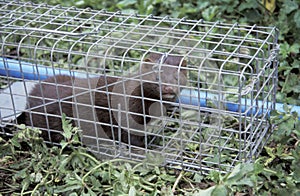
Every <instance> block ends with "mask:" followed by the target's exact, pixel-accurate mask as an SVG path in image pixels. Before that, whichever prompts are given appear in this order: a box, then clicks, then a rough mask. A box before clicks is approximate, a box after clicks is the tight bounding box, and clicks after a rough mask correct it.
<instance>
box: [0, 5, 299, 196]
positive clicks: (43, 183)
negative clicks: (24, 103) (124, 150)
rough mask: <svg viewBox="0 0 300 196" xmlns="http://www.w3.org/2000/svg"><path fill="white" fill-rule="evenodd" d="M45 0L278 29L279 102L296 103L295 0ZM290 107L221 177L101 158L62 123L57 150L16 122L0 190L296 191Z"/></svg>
mask: <svg viewBox="0 0 300 196" xmlns="http://www.w3.org/2000/svg"><path fill="white" fill-rule="evenodd" d="M36 2H37V3H40V1H36ZM45 2H46V1H45ZM47 3H48V4H61V5H63V6H77V7H81V8H85V7H91V8H93V9H103V8H105V9H107V10H109V11H115V10H117V9H121V10H122V11H123V12H137V13H139V14H151V13H153V14H154V15H170V16H172V17H187V18H190V19H200V18H203V19H205V20H207V21H216V20H220V21H225V22H228V23H234V22H239V23H243V24H244V23H246V24H258V25H261V26H270V25H272V26H277V27H278V28H279V30H280V36H279V42H280V44H281V45H280V56H279V61H280V66H279V73H278V79H279V86H278V93H277V95H276V96H277V100H278V101H279V102H284V103H287V104H294V105H300V72H299V70H300V54H299V48H300V37H299V36H298V34H299V33H298V32H299V30H300V9H299V7H300V2H299V0H294V1H293V0H278V1H276V2H275V0H270V1H266V3H265V4H263V3H261V2H260V1H255V0H247V1H234V0H214V1H209V0H202V1H196V0H188V1H175V0H165V1H162V0H146V1H141V0H123V1H116V0H111V1H98V2H97V1H96V0H80V1H71V0H64V1H62V0H49V1H47ZM290 109H291V108H290V107H289V106H287V105H286V106H285V113H279V112H274V113H273V114H272V117H271V121H272V123H273V124H274V125H275V126H276V128H275V131H274V133H273V135H272V136H271V138H270V139H269V143H268V145H267V146H266V147H265V148H264V151H263V152H262V154H261V156H260V157H259V158H258V159H257V160H256V161H255V162H254V163H245V164H239V165H237V166H236V167H235V168H234V169H233V170H232V171H231V172H230V173H228V174H226V175H224V174H220V173H219V172H217V171H212V172H211V173H210V174H209V175H208V176H202V175H200V174H194V173H189V172H180V171H175V170H170V169H165V168H161V167H158V165H155V164H149V163H148V162H149V161H147V160H145V161H144V162H143V163H134V162H132V161H124V160H119V159H116V160H110V161H99V160H97V159H95V158H94V157H93V156H92V155H90V154H89V153H88V152H86V150H85V149H84V148H83V147H82V146H81V143H80V142H79V140H78V138H79V137H78V134H80V130H78V129H77V128H72V127H71V126H70V125H69V123H68V122H67V121H64V125H65V127H64V130H65V133H64V136H65V140H64V141H63V142H62V143H61V146H62V147H60V148H58V147H47V146H46V144H45V143H44V142H43V141H42V140H41V139H40V138H39V137H38V134H39V131H38V130H31V129H27V128H25V127H19V128H20V131H18V132H17V133H16V134H15V136H14V137H13V138H11V139H9V140H7V141H6V140H4V139H2V138H0V143H1V144H0V154H1V159H0V177H1V178H2V180H1V182H0V194H4V195H10V194H16V195H19V194H24V195H26V194H32V195H39V194H45V195H55V194H56V195H60V194H68V195H69V194H70V195H99V194H111V195H122V194H124V195H125V194H129V195H157V194H159V195H172V194H174V195H180V194H182V195H287V194H290V195H300V168H299V165H300V121H299V118H298V115H300V114H297V113H291V112H290ZM24 149H26V150H24ZM149 159H151V157H149Z"/></svg>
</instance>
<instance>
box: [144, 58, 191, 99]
mask: <svg viewBox="0 0 300 196" xmlns="http://www.w3.org/2000/svg"><path fill="white" fill-rule="evenodd" d="M141 73H142V74H144V76H143V82H144V84H143V85H144V89H145V86H147V90H148V92H149V91H151V94H152V95H153V98H154V97H156V98H159V97H160V96H162V99H164V100H175V98H176V96H177V95H178V94H179V88H180V87H182V86H183V85H186V83H187V71H186V61H185V60H184V59H183V57H182V56H177V55H162V54H158V53H150V54H149V55H148V56H147V58H146V59H145V60H144V63H143V64H142V66H141ZM155 95H156V96H155Z"/></svg>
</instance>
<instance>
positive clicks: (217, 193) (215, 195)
mask: <svg viewBox="0 0 300 196" xmlns="http://www.w3.org/2000/svg"><path fill="white" fill-rule="evenodd" d="M211 195H212V196H227V195H228V191H227V189H226V187H225V186H224V185H217V186H216V187H215V188H214V190H213V192H212V193H211Z"/></svg>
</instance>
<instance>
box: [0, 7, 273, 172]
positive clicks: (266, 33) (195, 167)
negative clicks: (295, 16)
mask: <svg viewBox="0 0 300 196" xmlns="http://www.w3.org/2000/svg"><path fill="white" fill-rule="evenodd" d="M0 16H1V21H0V46H1V52H0V66H1V68H0V75H1V76H0V82H1V88H2V90H1V96H3V97H5V99H6V102H5V103H7V104H1V105H0V111H1V113H0V117H1V132H0V133H1V134H12V133H10V132H8V131H7V129H6V128H7V127H8V126H12V125H15V124H20V123H25V124H26V125H27V126H29V127H37V128H40V129H41V130H42V135H43V137H44V138H45V140H46V141H48V142H52V143H57V142H59V141H58V140H59V139H61V137H60V132H61V131H62V128H61V127H59V126H61V117H62V115H63V113H65V114H66V116H67V118H68V119H70V120H72V123H73V125H74V126H75V125H76V126H78V127H80V128H81V129H82V141H83V143H84V145H86V146H87V147H88V148H89V149H90V150H91V152H93V153H94V154H96V155H97V156H99V157H107V158H116V157H119V158H127V159H133V160H143V159H145V158H147V157H148V156H151V157H154V158H155V157H162V160H163V161H162V163H163V164H166V166H168V167H171V168H177V169H185V170H188V171H193V172H202V173H204V174H205V173H208V172H209V171H210V170H212V169H218V170H220V171H222V172H226V171H228V170H230V169H231V168H232V167H233V166H234V165H236V164H237V163H239V162H245V161H252V160H253V159H255V158H256V157H257V156H258V155H259V153H260V151H261V149H262V147H263V146H264V144H265V142H266V140H267V139H268V137H269V135H270V134H271V133H272V130H273V126H272V125H271V124H270V122H269V114H270V111H272V110H274V108H275V93H276V84H277V65H278V61H277V52H278V44H277V36H278V35H277V34H278V32H277V30H276V28H274V27H261V26H256V25H253V26H248V25H241V24H237V23H235V24H225V23H221V22H205V21H203V20H188V19H185V18H182V19H176V18H170V17H168V16H166V17H156V16H153V15H148V16H142V15H138V14H123V13H122V12H107V11H105V10H100V11H97V10H91V9H88V8H87V9H78V8H75V7H61V6H50V5H46V4H33V3H31V2H21V1H0ZM16 84H17V87H16V88H13V86H14V85H16ZM29 84H31V85H29ZM5 88H6V89H5ZM4 95H5V96H4ZM3 100H4V99H3ZM3 100H2V101H3ZM20 100H21V101H20ZM148 158H149V157H148Z"/></svg>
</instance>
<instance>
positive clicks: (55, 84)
mask: <svg viewBox="0 0 300 196" xmlns="http://www.w3.org/2000/svg"><path fill="white" fill-rule="evenodd" d="M161 58H162V55H161V54H157V53H150V55H149V56H148V58H147V59H145V60H144V63H143V64H142V65H141V67H140V70H139V72H138V74H136V75H134V77H135V79H134V80H130V77H129V78H126V79H124V78H123V79H120V78H117V77H113V76H100V77H98V78H89V79H81V78H74V77H70V76H65V75H59V76H55V77H50V78H48V79H46V80H44V82H41V83H40V84H37V85H36V86H35V87H34V88H33V90H32V91H31V92H30V96H29V98H28V103H27V105H28V108H29V109H30V110H31V111H34V113H31V112H25V113H23V114H22V116H21V117H20V118H19V120H18V122H19V123H24V124H26V125H29V126H31V125H32V126H34V127H38V128H44V129H51V130H56V131H50V132H48V131H42V137H43V138H44V139H45V140H48V141H49V140H50V141H52V142H59V141H60V140H61V139H62V138H63V137H62V135H61V134H60V132H61V131H62V121H61V115H62V113H65V114H66V116H67V117H71V118H72V117H73V118H76V119H77V118H80V119H81V118H82V119H88V120H90V121H97V122H100V123H101V126H100V128H99V126H98V128H95V127H94V123H92V122H89V123H88V122H82V123H83V124H82V123H79V124H78V123H77V124H76V123H75V120H73V121H72V124H73V126H75V125H79V126H80V125H81V124H82V126H83V127H81V128H82V129H83V135H90V136H92V137H91V138H93V137H99V136H101V135H102V136H101V137H103V134H101V133H99V131H100V132H101V131H102V132H104V133H105V134H104V135H105V136H107V137H108V138H109V139H112V138H114V139H115V140H119V134H118V130H119V129H120V126H121V127H122V130H121V141H122V142H125V143H129V144H131V145H135V146H141V147H143V146H145V134H142V131H141V132H140V134H136V133H132V132H130V137H129V133H128V129H127V130H126V127H128V128H133V129H137V130H143V128H142V127H143V125H145V124H147V123H148V122H149V121H150V120H151V118H150V117H149V116H148V117H147V115H151V111H150V110H151V107H152V105H153V104H154V103H160V102H161V101H162V100H165V101H171V102H172V101H175V99H176V96H177V95H178V94H179V85H185V84H186V75H187V73H186V70H183V68H184V67H185V66H186V62H185V60H183V59H182V57H180V56H171V55H170V56H167V57H166V58H165V59H163V64H164V65H167V66H159V64H161V62H160V61H162V59H161ZM170 65H171V66H170ZM179 68H180V69H179ZM153 70H154V71H153ZM141 79H142V80H141ZM77 87H82V88H83V89H84V88H85V90H80V88H77ZM74 89H75V90H74ZM76 89H79V90H76ZM87 89H90V90H87ZM82 92H85V93H83V95H79V96H77V94H80V93H82ZM125 95H130V96H125ZM74 97H75V98H74ZM120 105H121V111H124V110H125V111H128V112H129V115H128V114H126V112H122V114H121V115H120V113H118V110H117V109H118V107H120ZM78 108H79V109H78ZM109 108H113V109H115V110H110V109H109ZM119 109H120V108H119ZM119 111H120V110H119ZM36 112H38V113H36ZM93 112H94V113H95V114H96V115H93ZM158 112H159V111H158ZM94 116H96V117H95V118H94ZM128 116H129V117H130V119H129V120H128V119H127V118H128ZM118 117H121V118H122V120H123V121H122V123H121V125H120V122H119V119H118ZM126 117H127V118H126ZM88 120H86V121H88ZM128 122H129V124H128ZM84 123H85V124H84ZM126 123H127V124H126ZM118 124H119V126H118ZM84 125H86V126H84ZM98 129H101V130H98ZM96 132H97V133H96ZM129 138H130V140H129ZM83 142H84V144H86V145H89V144H90V143H94V144H96V142H91V141H89V140H88V139H87V140H86V141H84V140H83Z"/></svg>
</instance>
